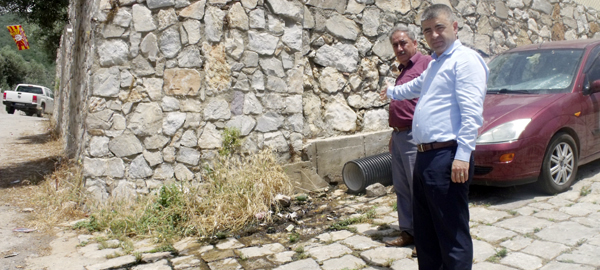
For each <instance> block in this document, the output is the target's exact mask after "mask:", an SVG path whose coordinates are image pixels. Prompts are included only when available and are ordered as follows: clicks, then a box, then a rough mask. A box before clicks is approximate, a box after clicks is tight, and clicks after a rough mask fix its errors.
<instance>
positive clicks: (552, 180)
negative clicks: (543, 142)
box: [538, 133, 579, 194]
mask: <svg viewBox="0 0 600 270" xmlns="http://www.w3.org/2000/svg"><path fill="white" fill-rule="evenodd" d="M578 158H579V152H578V151H577V146H576V144H575V140H573V137H571V136H570V135H568V134H566V133H559V134H556V135H554V137H553V138H552V140H551V141H550V144H549V145H548V148H547V149H546V154H545V155H544V163H543V164H542V172H541V174H540V179H539V180H538V182H539V183H540V185H541V187H542V189H543V190H544V191H545V192H547V193H549V194H556V193H560V192H563V191H565V190H567V189H568V188H569V187H570V186H571V184H572V183H573V181H574V180H575V177H576V176H577V165H578Z"/></svg>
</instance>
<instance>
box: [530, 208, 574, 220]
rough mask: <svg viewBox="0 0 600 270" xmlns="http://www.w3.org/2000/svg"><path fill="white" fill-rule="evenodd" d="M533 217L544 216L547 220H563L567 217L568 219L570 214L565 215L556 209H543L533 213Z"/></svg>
mask: <svg viewBox="0 0 600 270" xmlns="http://www.w3.org/2000/svg"><path fill="white" fill-rule="evenodd" d="M533 216H534V217H538V218H544V219H547V220H549V221H565V220H567V219H570V218H571V216H570V215H567V214H565V213H563V212H559V211H556V210H544V211H540V212H537V213H535V214H533Z"/></svg>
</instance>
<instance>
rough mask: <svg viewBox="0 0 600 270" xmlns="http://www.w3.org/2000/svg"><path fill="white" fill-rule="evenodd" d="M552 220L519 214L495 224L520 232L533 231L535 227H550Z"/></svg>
mask: <svg viewBox="0 0 600 270" xmlns="http://www.w3.org/2000/svg"><path fill="white" fill-rule="evenodd" d="M550 224H552V222H550V221H548V220H545V219H541V218H535V217H527V216H519V217H514V218H509V219H505V220H503V221H500V222H498V223H496V224H494V225H495V226H500V227H502V228H504V229H507V230H512V231H515V232H518V233H523V234H524V233H532V232H534V230H535V229H543V228H545V227H548V226H549V225H550Z"/></svg>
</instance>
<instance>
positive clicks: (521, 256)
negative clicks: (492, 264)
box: [500, 252, 543, 270]
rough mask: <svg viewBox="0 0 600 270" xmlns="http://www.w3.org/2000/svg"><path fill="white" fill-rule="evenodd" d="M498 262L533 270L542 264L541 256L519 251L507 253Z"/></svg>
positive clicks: (524, 269)
mask: <svg viewBox="0 0 600 270" xmlns="http://www.w3.org/2000/svg"><path fill="white" fill-rule="evenodd" d="M500 263H502V264H506V265H509V266H513V267H515V268H518V269H523V270H535V269H538V268H540V267H542V265H543V264H542V263H543V261H542V259H541V258H539V257H536V256H532V255H528V254H525V253H520V252H514V253H508V255H506V257H504V258H502V259H501V260H500Z"/></svg>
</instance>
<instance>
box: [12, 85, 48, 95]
mask: <svg viewBox="0 0 600 270" xmlns="http://www.w3.org/2000/svg"><path fill="white" fill-rule="evenodd" d="M17 92H23V93H32V94H39V95H43V94H44V91H42V88H41V87H35V86H27V85H19V86H17Z"/></svg>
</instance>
